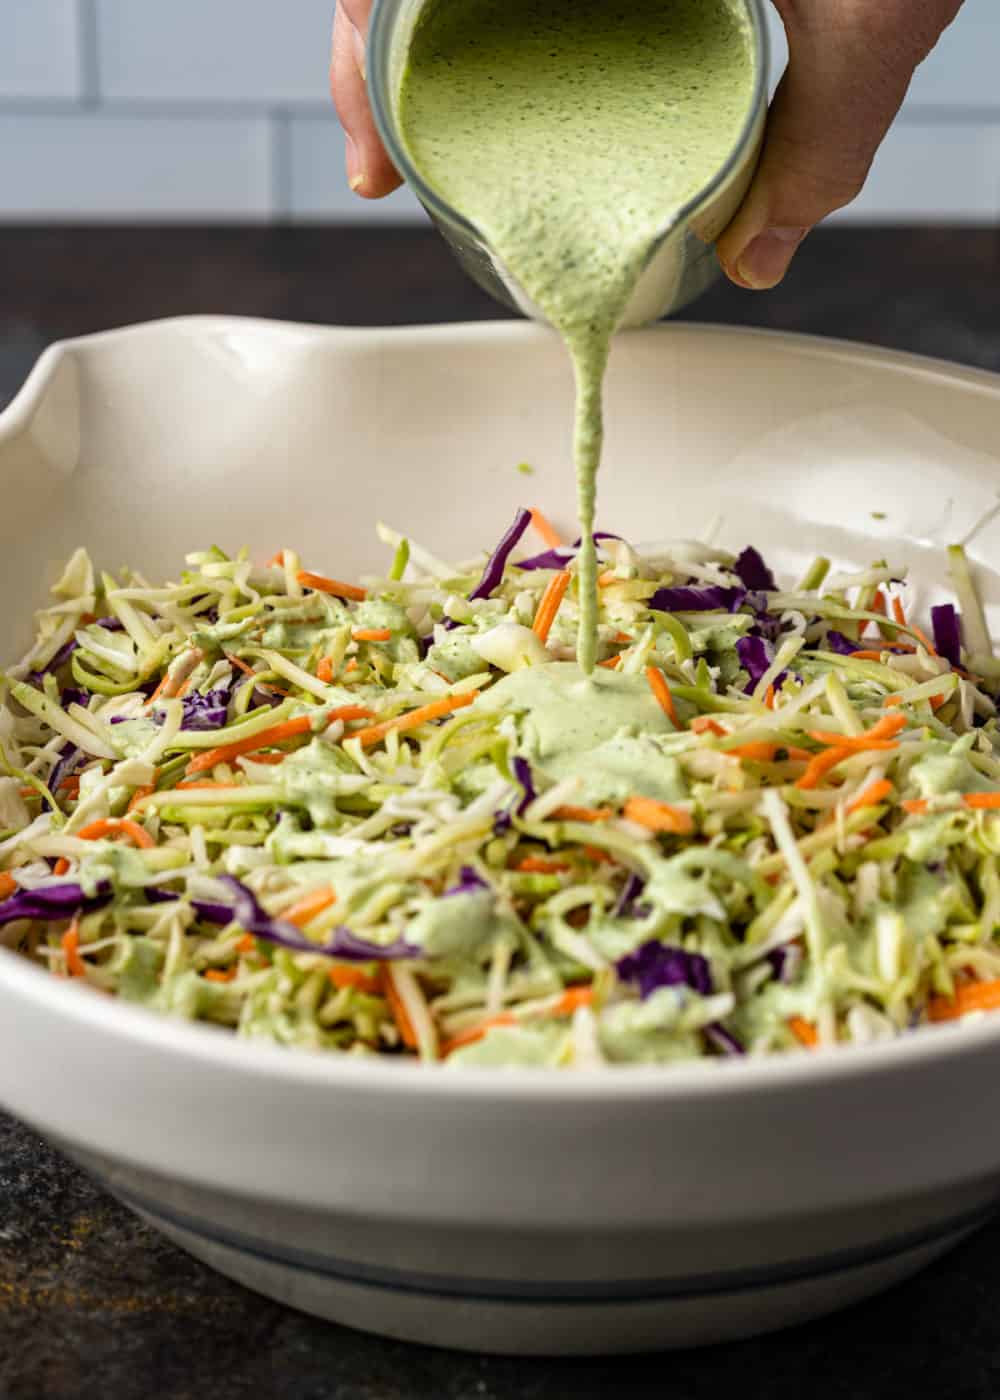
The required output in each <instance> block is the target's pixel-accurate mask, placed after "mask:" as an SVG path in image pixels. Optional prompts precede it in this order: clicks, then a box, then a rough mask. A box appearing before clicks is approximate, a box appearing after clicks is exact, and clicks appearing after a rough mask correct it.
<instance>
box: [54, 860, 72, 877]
mask: <svg viewBox="0 0 1000 1400" xmlns="http://www.w3.org/2000/svg"><path fill="white" fill-rule="evenodd" d="M68 870H69V861H68V860H67V859H66V857H65V856H60V857H59V859H58V860H57V861H56V863H55V866H54V868H53V870H52V874H53V875H65V874H66V873H67V872H68Z"/></svg>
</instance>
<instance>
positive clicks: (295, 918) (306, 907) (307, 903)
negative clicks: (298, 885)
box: [282, 885, 337, 928]
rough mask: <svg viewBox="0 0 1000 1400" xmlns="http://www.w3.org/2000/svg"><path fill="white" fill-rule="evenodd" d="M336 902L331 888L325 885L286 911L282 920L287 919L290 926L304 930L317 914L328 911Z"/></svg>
mask: <svg viewBox="0 0 1000 1400" xmlns="http://www.w3.org/2000/svg"><path fill="white" fill-rule="evenodd" d="M336 902H337V896H336V893H335V892H334V890H333V889H332V887H331V886H329V885H327V886H325V887H324V888H323V889H321V890H314V891H313V893H312V894H307V895H306V896H305V897H304V898H303V899H300V900H299V901H298V903H297V904H293V905H292V907H291V908H290V909H286V910H285V913H284V914H283V915H282V918H284V919H287V920H288V922H289V923H290V924H296V925H297V926H298V927H299V928H305V926H306V924H308V923H311V922H312V920H313V919H315V917H316V915H317V914H322V912H323V910H324V909H329V907H330V905H331V904H336Z"/></svg>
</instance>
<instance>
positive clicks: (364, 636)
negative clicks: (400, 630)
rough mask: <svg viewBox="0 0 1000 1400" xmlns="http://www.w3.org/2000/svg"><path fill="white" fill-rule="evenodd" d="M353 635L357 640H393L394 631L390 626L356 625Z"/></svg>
mask: <svg viewBox="0 0 1000 1400" xmlns="http://www.w3.org/2000/svg"><path fill="white" fill-rule="evenodd" d="M351 636H352V637H353V639H354V640H355V641H356V642H391V641H392V631H391V629H390V628H388V627H355V629H354V631H353V632H352V633H351Z"/></svg>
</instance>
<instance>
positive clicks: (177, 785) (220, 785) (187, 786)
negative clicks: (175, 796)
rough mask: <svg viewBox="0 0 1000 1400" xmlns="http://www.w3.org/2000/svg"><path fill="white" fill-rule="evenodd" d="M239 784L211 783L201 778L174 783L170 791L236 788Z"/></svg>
mask: <svg viewBox="0 0 1000 1400" xmlns="http://www.w3.org/2000/svg"><path fill="white" fill-rule="evenodd" d="M240 786H241V784H240V783H213V782H209V781H208V780H205V779H203V780H201V781H199V782H196V783H175V784H174V786H173V789H172V791H174V792H189V791H190V790H191V788H238V787H240Z"/></svg>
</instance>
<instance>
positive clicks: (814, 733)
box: [809, 715, 906, 751]
mask: <svg viewBox="0 0 1000 1400" xmlns="http://www.w3.org/2000/svg"><path fill="white" fill-rule="evenodd" d="M905 728H906V716H905V715H885V716H884V717H883V718H882V719H880V720H879V721H878V723H877V724H873V725H872V727H871V729H866V730H865V732H864V733H863V734H831V732H830V731H829V730H828V729H810V731H809V737H810V739H815V740H816V743H817V744H825V745H827V746H828V747H830V748H835V749H860V750H862V751H863V750H865V749H868V748H872V747H877V746H879V745H881V744H883V743H885V742H887V741H888V740H890V739H894V738H895V737H896V735H897V734H898V733H899V732H900V730H901V729H905Z"/></svg>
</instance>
